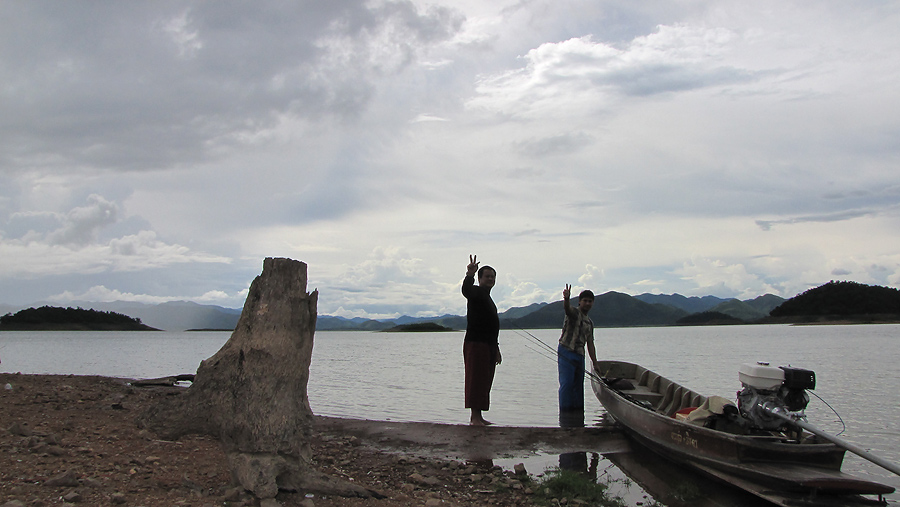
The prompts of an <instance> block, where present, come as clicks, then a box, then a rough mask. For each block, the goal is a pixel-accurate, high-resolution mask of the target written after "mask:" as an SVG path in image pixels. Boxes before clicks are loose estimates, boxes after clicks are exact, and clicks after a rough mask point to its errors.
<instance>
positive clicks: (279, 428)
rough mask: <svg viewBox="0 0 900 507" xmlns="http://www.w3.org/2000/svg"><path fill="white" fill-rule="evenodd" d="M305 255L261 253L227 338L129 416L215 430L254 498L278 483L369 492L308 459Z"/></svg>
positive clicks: (309, 305)
mask: <svg viewBox="0 0 900 507" xmlns="http://www.w3.org/2000/svg"><path fill="white" fill-rule="evenodd" d="M306 282H307V277H306V264H304V263H302V262H299V261H295V260H291V259H275V258H267V259H265V261H264V262H263V271H262V274H260V275H259V276H258V277H256V279H255V280H254V281H253V283H252V284H251V286H250V293H249V294H248V295H247V301H246V302H245V303H244V309H243V311H242V312H241V317H240V319H239V320H238V323H237V326H236V328H235V330H234V332H233V333H232V335H231V338H230V339H229V340H228V342H226V343H225V345H223V346H222V348H221V349H220V350H219V351H218V352H216V354H215V355H213V356H212V357H210V358H209V359H206V360H205V361H203V362H201V363H200V367H199V368H198V369H197V374H196V376H195V377H194V383H193V384H192V385H191V387H189V388H188V389H186V390H185V392H183V393H182V394H179V395H177V396H172V397H168V398H167V399H164V400H163V401H161V402H160V403H159V404H158V405H156V406H155V407H152V408H151V409H150V410H148V411H147V412H146V413H145V414H143V415H142V416H141V417H140V418H139V424H141V425H142V426H143V427H146V428H148V429H150V430H151V431H153V432H155V433H156V434H158V435H159V436H160V437H161V438H164V439H169V440H176V439H178V438H179V437H181V436H183V435H187V434H206V435H211V436H213V437H215V438H218V439H219V440H220V441H221V443H222V447H223V449H224V451H225V454H226V456H227V458H228V462H229V466H230V467H231V471H232V474H233V476H234V478H235V479H236V480H237V481H238V482H239V483H240V484H241V485H242V486H243V487H244V488H245V489H247V490H249V491H251V492H253V494H254V495H256V496H257V497H258V498H261V499H266V498H274V497H275V496H276V495H277V494H278V491H279V489H282V490H287V491H304V492H316V493H322V494H338V495H343V496H372V495H375V496H377V495H378V494H377V493H375V492H373V491H370V490H367V489H364V488H362V487H360V486H357V485H355V484H352V483H349V482H346V481H343V480H338V479H334V478H331V477H329V476H327V475H325V474H322V473H320V472H318V471H317V470H315V469H314V467H313V466H312V464H311V459H310V458H311V450H310V445H309V440H310V436H311V433H312V423H313V413H312V410H311V409H310V407H309V401H308V399H307V392H306V387H307V383H308V381H309V363H310V360H311V358H312V348H313V335H314V333H315V328H316V304H317V302H318V291H314V292H312V293H307V292H306Z"/></svg>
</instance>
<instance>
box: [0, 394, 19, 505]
mask: <svg viewBox="0 0 900 507" xmlns="http://www.w3.org/2000/svg"><path fill="white" fill-rule="evenodd" d="M6 385H9V384H6ZM0 507H25V503H24V502H22V501H21V500H10V501H8V502H6V503H5V504H3V505H0Z"/></svg>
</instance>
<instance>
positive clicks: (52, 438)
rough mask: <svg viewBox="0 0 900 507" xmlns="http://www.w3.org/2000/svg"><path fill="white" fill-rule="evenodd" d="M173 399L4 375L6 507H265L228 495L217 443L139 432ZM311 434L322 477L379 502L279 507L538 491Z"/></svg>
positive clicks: (89, 380) (124, 386) (488, 470)
mask: <svg viewBox="0 0 900 507" xmlns="http://www.w3.org/2000/svg"><path fill="white" fill-rule="evenodd" d="M173 389H180V388H177V387H176V388H165V387H154V388H143V387H134V386H132V385H130V384H129V383H128V381H127V380H123V379H111V378H105V377H88V376H57V375H21V374H6V373H3V374H0V407H2V409H0V507H19V506H29V507H42V506H51V505H91V506H117V505H122V506H146V507H153V506H179V507H181V506H183V507H208V506H251V505H259V503H258V500H255V499H254V498H252V497H251V496H250V495H248V494H246V493H245V492H244V491H243V490H242V489H241V488H238V487H235V486H234V485H233V483H232V481H231V477H230V472H229V470H228V468H227V466H226V463H225V459H224V454H223V452H222V450H221V448H220V446H219V443H218V442H217V441H215V440H213V439H211V438H209V437H202V436H191V437H186V438H183V439H180V440H178V441H175V442H172V441H164V440H160V439H158V438H157V437H156V436H155V435H153V434H151V433H149V432H148V431H146V430H142V429H140V428H139V427H138V426H137V424H136V423H135V419H136V417H137V415H138V414H140V413H142V411H143V410H144V409H145V408H146V407H148V406H150V405H151V404H152V403H154V401H155V400H157V399H158V398H159V397H161V396H169V395H170V394H171V393H172V390H173ZM315 430H316V431H315V436H314V438H313V441H312V447H313V457H314V462H315V465H316V466H317V467H318V469H319V470H320V471H322V472H325V473H327V474H330V475H334V476H337V477H342V478H344V479H348V480H350V481H353V482H356V483H358V484H361V485H363V486H365V487H367V488H370V489H373V490H375V491H377V492H379V493H380V495H381V497H382V498H368V499H360V498H339V497H335V498H329V497H320V496H315V497H309V496H307V495H304V494H303V493H302V492H298V493H290V492H282V493H279V495H278V497H277V502H278V504H280V505H284V506H288V507H290V506H304V507H323V506H350V507H354V506H379V507H400V506H423V505H427V506H441V505H448V506H460V507H462V506H483V505H503V506H510V505H532V504H533V503H534V502H533V495H532V488H533V487H534V483H533V482H532V480H531V478H530V477H529V476H528V475H527V473H525V471H524V470H521V469H520V470H518V472H519V473H518V474H517V473H516V472H514V471H504V470H502V469H500V468H499V467H493V466H492V465H491V462H490V460H486V461H466V460H462V459H449V458H446V457H440V456H438V455H436V453H434V452H429V449H428V448H427V446H425V447H421V446H420V447H417V446H415V445H410V446H408V448H407V449H406V451H404V452H398V451H397V448H396V446H395V444H397V443H396V442H393V443H391V442H387V441H384V443H383V444H378V442H377V439H370V438H365V436H361V435H360V433H359V432H355V431H350V430H348V428H347V426H346V425H342V424H340V421H336V420H330V421H327V420H323V423H321V424H319V423H317V424H316V428H315ZM381 440H384V439H381ZM401 446H402V445H401ZM431 451H433V449H431ZM270 505H275V504H274V503H270ZM266 507H268V506H266Z"/></svg>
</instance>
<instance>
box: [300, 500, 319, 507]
mask: <svg viewBox="0 0 900 507" xmlns="http://www.w3.org/2000/svg"><path fill="white" fill-rule="evenodd" d="M300 507H316V502H313V501H312V498H304V499H303V501H302V502H300Z"/></svg>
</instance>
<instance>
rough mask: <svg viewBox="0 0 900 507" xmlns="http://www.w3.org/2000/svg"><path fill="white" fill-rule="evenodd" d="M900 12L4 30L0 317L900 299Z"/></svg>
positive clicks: (11, 9) (854, 9) (417, 14)
mask: <svg viewBox="0 0 900 507" xmlns="http://www.w3.org/2000/svg"><path fill="white" fill-rule="evenodd" d="M898 26H900V4H898V3H896V2H880V1H871V2H863V3H860V2H843V1H816V2H808V1H804V2H793V1H789V0H777V1H759V2H745V1H727V0H726V1H720V0H715V1H705V0H690V1H676V0H662V1H653V0H647V1H641V2H634V1H630V0H618V1H605V0H519V1H516V0H510V1H499V0H498V1H489V0H488V1H485V0H464V1H446V2H444V3H434V2H420V1H418V0H416V1H398V2H392V1H371V2H359V1H350V0H307V1H283V2H278V1H262V2H208V1H197V2H192V1H182V0H179V1H171V2H167V1H154V2H86V1H84V2H81V1H74V2H63V1H37V0H32V1H27V2H2V3H0V41H2V42H0V83H2V84H0V303H5V304H10V305H27V304H30V303H33V302H37V301H42V302H52V303H56V304H59V305H65V304H67V303H69V302H72V301H112V300H131V301H140V302H146V303H160V302H164V301H171V300H190V301H195V302H198V303H204V304H217V305H222V306H227V307H233V308H237V307H240V306H242V305H243V301H244V298H245V297H246V290H247V287H248V286H249V283H250V282H251V281H252V279H253V278H254V277H255V276H256V275H258V274H259V272H260V271H261V269H262V261H263V259H264V258H265V257H290V258H293V259H298V260H302V261H304V262H306V263H307V264H308V265H309V289H310V290H312V289H316V288H317V289H318V290H319V292H320V296H319V313H320V314H331V315H342V316H346V317H351V316H364V317H390V316H396V315H403V314H406V315H420V316H430V315H439V314H444V313H456V314H460V313H463V312H464V311H465V304H464V299H463V298H462V296H461V295H460V293H459V284H460V281H461V279H462V277H463V274H464V272H465V268H466V264H467V263H468V256H469V255H470V254H476V255H477V256H478V260H479V261H481V262H482V263H486V264H490V265H492V266H494V267H495V268H496V269H497V271H498V284H497V287H496V289H495V291H494V299H495V300H496V301H497V304H498V306H499V307H500V309H501V310H503V309H506V308H509V307H513V306H524V305H527V304H530V303H533V302H540V301H554V300H558V299H559V298H560V296H561V291H562V289H563V287H564V284H566V283H570V284H573V285H574V286H575V287H576V289H581V288H583V287H587V288H590V289H592V290H594V292H596V293H603V292H606V291H610V290H615V291H619V292H624V293H627V294H641V293H645V292H650V293H662V294H671V293H679V294H683V295H686V296H691V295H707V294H711V295H715V296H719V297H738V298H741V299H747V298H753V297H756V296H759V295H762V294H765V293H773V294H777V295H780V296H783V297H792V296H794V295H796V294H798V293H799V292H802V291H804V290H806V289H808V288H811V287H815V286H818V285H821V284H823V283H825V282H828V281H829V280H853V281H857V282H861V283H867V284H877V285H886V286H893V287H898V286H900V142H898V140H900V93H898V91H897V90H898V85H900V56H898V55H900V30H897V27H898Z"/></svg>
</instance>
